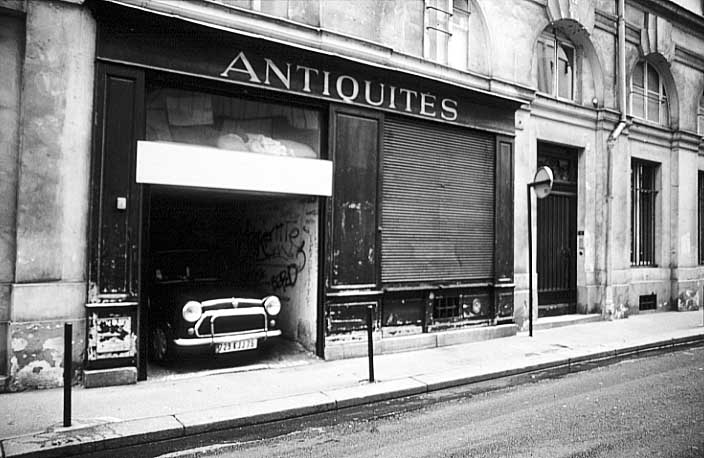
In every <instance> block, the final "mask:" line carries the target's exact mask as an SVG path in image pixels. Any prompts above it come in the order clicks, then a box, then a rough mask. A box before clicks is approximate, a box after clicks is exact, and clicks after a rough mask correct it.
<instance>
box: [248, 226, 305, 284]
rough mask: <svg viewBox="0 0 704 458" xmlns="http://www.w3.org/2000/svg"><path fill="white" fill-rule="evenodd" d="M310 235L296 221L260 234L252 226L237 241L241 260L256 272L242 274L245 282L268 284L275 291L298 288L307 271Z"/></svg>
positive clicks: (268, 229)
mask: <svg viewBox="0 0 704 458" xmlns="http://www.w3.org/2000/svg"><path fill="white" fill-rule="evenodd" d="M310 235H311V234H310V231H309V229H308V228H307V227H306V226H305V225H300V224H299V223H298V222H297V221H290V220H289V221H282V222H277V223H274V224H270V225H269V226H266V227H265V228H264V229H263V230H259V229H257V228H255V227H254V225H253V224H252V223H251V222H249V223H248V224H247V226H246V229H245V230H244V232H243V234H242V235H241V236H240V237H239V238H238V239H239V246H238V247H237V249H238V250H239V253H240V257H241V259H243V260H246V263H247V264H249V265H250V266H256V267H255V268H253V269H249V270H247V271H243V272H242V273H241V274H242V276H246V278H243V280H247V281H248V282H250V283H258V284H268V286H269V287H271V289H272V290H277V291H286V289H287V288H290V287H293V286H296V283H297V281H298V277H299V275H300V273H301V272H303V270H304V269H305V267H306V263H307V261H308V257H307V254H306V248H307V247H306V240H307V239H310Z"/></svg>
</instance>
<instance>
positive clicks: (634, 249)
mask: <svg viewBox="0 0 704 458" xmlns="http://www.w3.org/2000/svg"><path fill="white" fill-rule="evenodd" d="M655 174H656V166H655V165H654V164H652V163H650V162H646V161H640V160H635V159H634V160H633V161H632V163H631V265H632V266H654V265H655V203H656V202H655V201H656V197H657V193H658V191H657V190H656V189H655Z"/></svg>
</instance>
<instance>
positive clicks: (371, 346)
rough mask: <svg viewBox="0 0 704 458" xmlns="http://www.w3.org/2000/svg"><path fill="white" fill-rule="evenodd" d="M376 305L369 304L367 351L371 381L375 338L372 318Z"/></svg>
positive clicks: (371, 378) (370, 380)
mask: <svg viewBox="0 0 704 458" xmlns="http://www.w3.org/2000/svg"><path fill="white" fill-rule="evenodd" d="M373 313H374V306H373V305H368V306H367V353H368V354H369V382H370V383H372V382H374V339H373V337H372V331H373V329H372V318H373Z"/></svg>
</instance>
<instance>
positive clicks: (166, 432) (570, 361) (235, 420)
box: [0, 333, 704, 458]
mask: <svg viewBox="0 0 704 458" xmlns="http://www.w3.org/2000/svg"><path fill="white" fill-rule="evenodd" d="M702 342H704V333H701V334H697V335H691V336H686V337H678V338H669V339H664V340H660V341H658V342H652V343H647V344H640V345H632V346H626V347H622V348H618V349H614V350H607V351H599V352H592V353H587V354H584V355H580V356H576V357H570V358H564V357H562V358H559V357H558V358H555V359H553V360H546V361H545V362H541V363H537V364H531V365H526V366H522V367H515V368H510V369H505V370H499V371H494V372H490V373H485V374H479V375H472V376H467V375H466V373H467V371H468V369H471V368H467V367H464V368H461V369H456V370H451V371H444V372H438V373H432V374H422V375H415V376H409V377H404V378H400V379H395V380H389V381H382V382H377V383H374V384H362V385H358V386H353V387H348V388H340V389H335V390H330V391H319V392H314V393H307V394H300V395H294V396H289V397H285V398H279V399H272V400H266V401H259V402H254V403H250V404H242V405H233V406H226V407H220V408H217V409H209V410H199V411H192V412H185V413H179V414H173V415H164V416H160V417H152V418H141V419H135V420H126V421H118V422H112V423H103V424H99V425H93V426H86V427H76V428H66V429H60V430H54V431H46V432H42V433H36V434H29V435H24V436H17V437H12V438H7V439H4V440H2V441H0V449H1V450H2V453H1V454H0V455H1V456H2V457H3V458H10V457H42V458H44V457H57V456H69V455H77V454H86V453H93V452H99V451H104V450H111V449H117V448H122V447H127V446H137V445H141V444H148V443H153V442H158V441H163V440H169V439H178V438H185V437H188V436H194V435H197V434H201V433H205V432H214V431H218V430H226V429H232V428H237V427H246V426H254V425H260V424H263V423H269V422H273V421H281V420H288V419H292V418H296V417H302V416H306V415H313V414H319V413H324V412H333V411H336V410H340V409H345V408H349V407H356V406H361V405H364V404H371V403H376V402H383V401H388V400H391V399H396V398H402V397H406V396H413V395H420V394H424V393H429V392H432V391H439V390H443V389H447V388H453V387H459V386H463V385H473V384H480V383H482V382H488V381H492V380H496V381H499V380H501V379H504V380H503V382H504V383H503V384H502V386H510V385H518V384H520V383H525V382H527V381H530V380H532V379H534V378H535V377H536V376H538V375H543V376H546V375H547V376H549V375H552V376H554V375H560V374H567V373H570V372H579V371H582V370H587V369H591V368H594V367H599V366H603V365H608V364H611V363H613V362H615V361H616V360H619V359H627V358H631V357H637V356H639V355H641V354H643V353H648V352H654V351H668V350H673V349H676V348H678V347H685V346H691V345H695V344H698V343H702ZM525 376H530V377H525Z"/></svg>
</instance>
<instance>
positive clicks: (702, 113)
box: [697, 94, 704, 137]
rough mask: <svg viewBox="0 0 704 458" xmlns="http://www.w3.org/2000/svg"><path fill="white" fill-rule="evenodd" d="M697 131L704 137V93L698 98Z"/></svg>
mask: <svg viewBox="0 0 704 458" xmlns="http://www.w3.org/2000/svg"><path fill="white" fill-rule="evenodd" d="M697 132H698V133H699V135H701V136H702V137H704V94H702V96H701V97H700V98H699V108H698V109H697Z"/></svg>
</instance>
